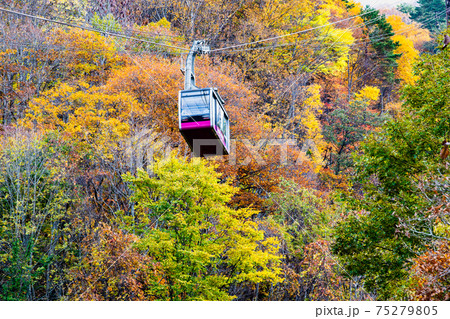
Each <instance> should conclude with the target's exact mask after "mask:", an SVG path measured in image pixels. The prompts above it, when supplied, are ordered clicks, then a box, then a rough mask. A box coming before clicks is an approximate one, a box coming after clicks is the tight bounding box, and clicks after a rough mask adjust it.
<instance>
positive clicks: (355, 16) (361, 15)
mask: <svg viewBox="0 0 450 319" xmlns="http://www.w3.org/2000/svg"><path fill="white" fill-rule="evenodd" d="M396 2H401V1H396ZM373 12H379V10H377V9H373V10H370V11H367V12H364V13H361V14H358V15H354V16H351V17H348V18H345V19H341V20H338V21H334V22H330V23H327V24H323V25H320V26H317V27H313V28H309V29H305V30H300V31H297V32H292V33H288V34H283V35H279V36H276V37H270V38H266V39H261V40H256V41H252V42H247V43H241V44H236V45H231V46H228V47H224V48H219V49H213V50H211V52H219V51H226V50H230V49H234V48H240V47H243V46H247V45H251V44H258V43H262V42H268V41H273V40H277V39H281V38H285V37H289V36H292V35H297V34H302V33H307V32H310V31H314V30H319V29H323V28H326V27H330V26H333V25H336V24H339V23H341V22H345V21H349V20H352V19H355V18H358V17H363V16H365V15H368V14H370V13H373Z"/></svg>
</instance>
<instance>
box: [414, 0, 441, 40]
mask: <svg viewBox="0 0 450 319" xmlns="http://www.w3.org/2000/svg"><path fill="white" fill-rule="evenodd" d="M418 4H419V6H417V7H415V8H414V10H413V11H412V12H411V13H410V17H411V19H412V20H414V21H417V22H419V23H421V24H422V25H423V27H424V28H427V29H428V30H430V31H431V32H435V33H436V32H439V31H440V30H441V29H442V28H445V24H446V15H445V8H446V7H445V0H419V1H418ZM408 13H409V12H408Z"/></svg>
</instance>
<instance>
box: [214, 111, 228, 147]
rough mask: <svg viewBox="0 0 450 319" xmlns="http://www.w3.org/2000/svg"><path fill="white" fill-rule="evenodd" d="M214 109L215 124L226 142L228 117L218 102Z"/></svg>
mask: <svg viewBox="0 0 450 319" xmlns="http://www.w3.org/2000/svg"><path fill="white" fill-rule="evenodd" d="M216 110H217V111H216V126H217V127H218V128H219V130H220V131H221V132H222V134H223V137H224V139H225V143H226V144H228V141H227V136H228V117H227V116H226V114H225V111H224V110H223V107H222V105H220V103H217V104H216Z"/></svg>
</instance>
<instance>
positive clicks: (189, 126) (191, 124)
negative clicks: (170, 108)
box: [181, 120, 211, 130]
mask: <svg viewBox="0 0 450 319" xmlns="http://www.w3.org/2000/svg"><path fill="white" fill-rule="evenodd" d="M210 126H211V124H210V122H209V120H208V121H199V122H188V123H181V129H182V130H192V129H197V128H207V127H210Z"/></svg>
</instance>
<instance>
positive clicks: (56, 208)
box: [0, 133, 71, 300]
mask: <svg viewBox="0 0 450 319" xmlns="http://www.w3.org/2000/svg"><path fill="white" fill-rule="evenodd" d="M2 144H3V145H2V147H1V149H0V299H1V300H51V299H58V298H60V297H61V295H62V294H63V293H64V285H63V284H64V280H65V273H64V270H65V269H66V267H65V266H64V265H65V262H66V261H65V260H64V259H65V258H66V257H68V255H69V254H70V241H69V240H68V238H67V236H68V233H69V231H70V228H69V226H68V224H69V219H70V208H71V205H70V202H71V196H70V189H71V187H70V184H69V183H67V180H65V179H64V169H63V167H64V166H63V165H61V164H64V160H63V157H61V156H60V155H61V154H60V153H59V152H58V151H59V147H58V145H57V143H56V142H55V140H53V141H52V140H51V139H48V140H45V139H41V138H38V137H37V136H35V135H33V134H21V133H17V134H16V135H13V136H10V137H9V138H4V139H3V141H2Z"/></svg>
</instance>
